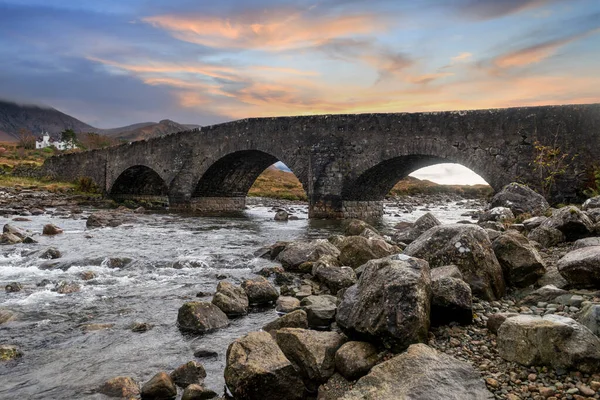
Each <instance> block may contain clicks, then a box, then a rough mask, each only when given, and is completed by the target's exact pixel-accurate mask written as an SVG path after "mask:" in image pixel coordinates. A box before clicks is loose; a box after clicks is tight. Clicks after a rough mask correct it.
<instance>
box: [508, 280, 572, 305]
mask: <svg viewBox="0 0 600 400" xmlns="http://www.w3.org/2000/svg"><path fill="white" fill-rule="evenodd" d="M566 293H568V292H567V291H566V290H563V289H559V288H557V287H556V286H554V285H546V286H542V287H541V288H539V289H536V290H534V291H533V292H531V293H529V294H528V295H527V296H526V297H524V298H523V299H522V300H521V301H520V303H521V304H528V305H536V304H537V303H539V302H546V303H550V302H552V301H554V299H556V298H557V297H558V296H561V295H563V294H566Z"/></svg>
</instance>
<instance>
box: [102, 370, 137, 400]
mask: <svg viewBox="0 0 600 400" xmlns="http://www.w3.org/2000/svg"><path fill="white" fill-rule="evenodd" d="M98 392H99V393H102V394H103V395H106V396H108V397H119V398H126V399H130V398H135V397H137V396H138V395H139V394H140V387H139V386H138V384H137V383H136V382H135V380H134V379H133V378H131V377H129V376H117V377H115V378H112V379H109V380H108V381H106V382H105V383H104V384H102V386H100V388H98Z"/></svg>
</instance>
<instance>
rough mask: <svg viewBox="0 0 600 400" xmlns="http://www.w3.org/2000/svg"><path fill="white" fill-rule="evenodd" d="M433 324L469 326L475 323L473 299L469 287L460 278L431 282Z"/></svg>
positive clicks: (444, 278)
mask: <svg viewBox="0 0 600 400" xmlns="http://www.w3.org/2000/svg"><path fill="white" fill-rule="evenodd" d="M431 291H432V298H431V323H432V324H433V325H446V324H449V323H450V322H453V321H454V322H458V323H459V324H463V325H468V324H470V323H471V322H472V321H473V298H472V295H471V288H470V287H469V285H468V284H467V283H466V282H465V281H463V280H462V279H459V278H452V277H440V278H437V279H432V280H431Z"/></svg>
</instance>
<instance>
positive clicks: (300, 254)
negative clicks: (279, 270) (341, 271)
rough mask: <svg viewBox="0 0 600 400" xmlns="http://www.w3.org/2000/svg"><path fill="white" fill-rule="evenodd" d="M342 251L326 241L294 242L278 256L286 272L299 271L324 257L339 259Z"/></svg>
mask: <svg viewBox="0 0 600 400" xmlns="http://www.w3.org/2000/svg"><path fill="white" fill-rule="evenodd" d="M339 254H340V251H339V250H338V248H337V247H335V246H334V245H333V244H331V243H329V242H328V241H327V240H325V239H316V240H310V241H298V242H292V243H289V244H287V245H286V246H285V248H284V249H283V251H281V252H280V253H279V254H278V255H277V260H278V261H279V262H280V263H281V265H283V267H284V268H285V269H286V270H289V271H297V270H298V267H299V266H300V265H301V264H304V263H305V262H307V261H308V262H315V261H317V260H318V259H319V258H321V257H323V256H333V257H338V256H339Z"/></svg>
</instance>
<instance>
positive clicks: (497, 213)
mask: <svg viewBox="0 0 600 400" xmlns="http://www.w3.org/2000/svg"><path fill="white" fill-rule="evenodd" d="M514 217H515V215H514V214H513V212H512V210H511V209H510V208H508V207H494V208H491V209H489V210H487V211H485V212H484V213H483V214H481V215H480V216H479V222H488V221H492V222H502V221H505V220H510V219H513V218H514Z"/></svg>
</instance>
